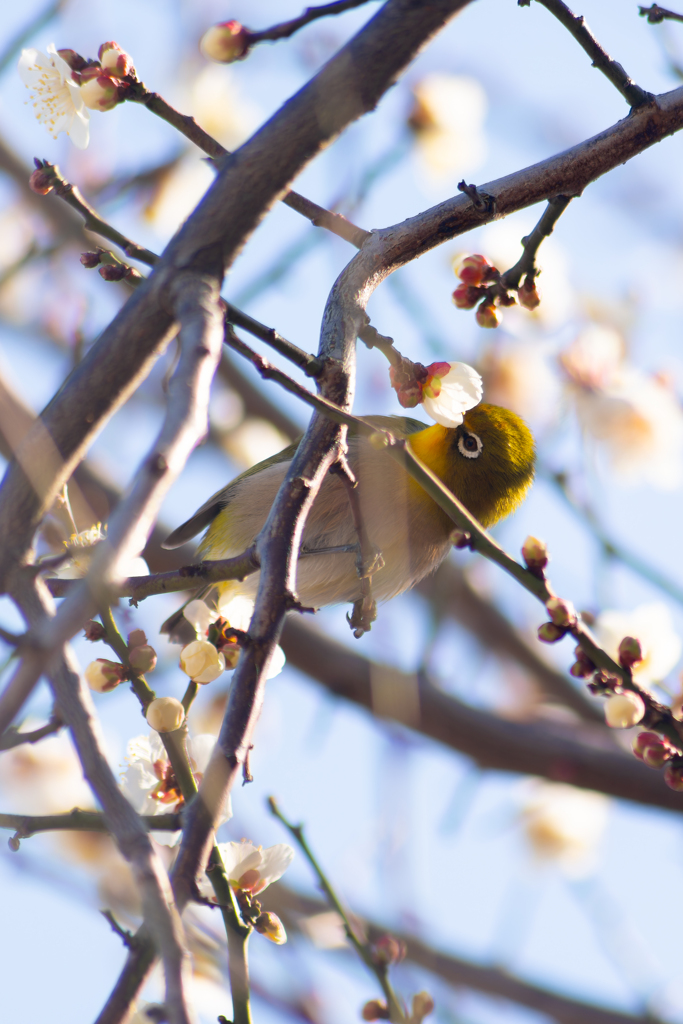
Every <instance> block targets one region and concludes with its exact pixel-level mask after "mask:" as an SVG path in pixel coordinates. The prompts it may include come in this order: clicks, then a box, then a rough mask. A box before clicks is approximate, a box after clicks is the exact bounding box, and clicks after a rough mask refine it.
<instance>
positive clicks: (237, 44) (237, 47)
mask: <svg viewBox="0 0 683 1024" xmlns="http://www.w3.org/2000/svg"><path fill="white" fill-rule="evenodd" d="M199 48H200V50H201V51H202V53H203V54H204V56H205V57H208V58H209V60H215V61H217V62H218V63H219V64H232V62H233V61H235V60H241V59H242V58H243V57H246V56H247V54H248V52H249V33H248V32H247V30H246V29H245V27H244V26H243V25H241V24H240V23H239V21H222V22H220V23H219V24H218V25H212V27H211V28H210V29H209V30H208V32H205V33H204V35H203V36H202V38H201V40H200V43H199Z"/></svg>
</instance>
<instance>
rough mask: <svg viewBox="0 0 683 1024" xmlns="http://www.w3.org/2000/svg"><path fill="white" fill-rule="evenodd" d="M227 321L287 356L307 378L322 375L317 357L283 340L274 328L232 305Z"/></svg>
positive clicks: (320, 364)
mask: <svg viewBox="0 0 683 1024" xmlns="http://www.w3.org/2000/svg"><path fill="white" fill-rule="evenodd" d="M226 320H227V321H228V323H230V324H234V326H235V327H241V328H242V329H243V330H245V331H249V333H250V334H253V335H254V337H255V338H260V339H261V341H265V343H266V344H267V345H270V347H271V348H274V349H275V351H276V352H279V353H280V355H283V356H286V358H287V359H289V361H290V362H292V363H294V365H295V366H298V367H299V368H300V369H301V370H303V371H304V373H305V374H306V376H307V377H319V376H320V374H321V373H322V369H323V367H322V363H321V362H320V360H319V359H316V357H315V356H312V355H311V354H310V352H304V350H303V349H301V348H299V347H298V345H294V344H293V343H292V342H291V341H287V339H286V338H283V337H282V335H281V334H278V332H277V331H276V330H274V329H273V328H272V327H266V326H265V324H261V323H259V322H258V320H254V318H253V317H251V316H248V315H247V314H246V313H243V312H242V311H241V310H240V309H237V307H236V306H232V305H231V304H230V303H227V312H226Z"/></svg>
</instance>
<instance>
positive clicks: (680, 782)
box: [664, 763, 683, 793]
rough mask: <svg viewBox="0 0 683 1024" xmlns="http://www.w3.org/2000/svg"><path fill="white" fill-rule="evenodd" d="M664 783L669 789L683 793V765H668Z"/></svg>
mask: <svg viewBox="0 0 683 1024" xmlns="http://www.w3.org/2000/svg"><path fill="white" fill-rule="evenodd" d="M664 781H665V782H666V784H667V786H668V787H669V789H675V790H676V791H677V792H678V793H680V792H683V764H680V763H678V764H668V765H667V766H666V768H665V769H664Z"/></svg>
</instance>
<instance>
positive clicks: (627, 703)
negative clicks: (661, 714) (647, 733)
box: [605, 690, 645, 729]
mask: <svg viewBox="0 0 683 1024" xmlns="http://www.w3.org/2000/svg"><path fill="white" fill-rule="evenodd" d="M644 714H645V704H644V703H643V698H642V697H641V696H640V694H638V693H634V692H633V691H632V690H625V691H624V692H623V693H615V694H614V695H613V696H612V697H608V698H607V700H606V701H605V721H606V722H607V724H608V725H609V727H610V728H611V729H631V728H633V726H634V725H638V722H641V721H642V719H643V715H644Z"/></svg>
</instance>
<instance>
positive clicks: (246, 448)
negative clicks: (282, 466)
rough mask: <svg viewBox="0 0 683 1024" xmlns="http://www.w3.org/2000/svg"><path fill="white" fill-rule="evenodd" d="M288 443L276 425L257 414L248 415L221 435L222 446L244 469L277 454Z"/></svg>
mask: <svg viewBox="0 0 683 1024" xmlns="http://www.w3.org/2000/svg"><path fill="white" fill-rule="evenodd" d="M288 444H289V439H288V438H287V437H286V436H285V435H284V434H283V433H282V432H281V431H280V430H278V429H277V427H275V426H273V424H272V423H269V422H268V420H264V419H261V418H260V417H259V416H248V417H247V418H246V419H245V420H243V421H242V423H240V424H239V425H238V426H236V427H235V428H234V429H233V430H230V431H227V432H226V433H224V434H223V436H222V437H221V446H222V448H223V449H224V450H225V451H226V452H227V453H228V455H229V456H230V457H231V458H232V459H235V461H236V462H238V463H239V464H240V465H242V466H244V467H245V469H251V467H252V466H255V465H256V464H257V463H259V462H263V460H264V459H269V458H270V456H271V455H277V454H278V452H281V451H282V449H283V448H286V447H287V445H288Z"/></svg>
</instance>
